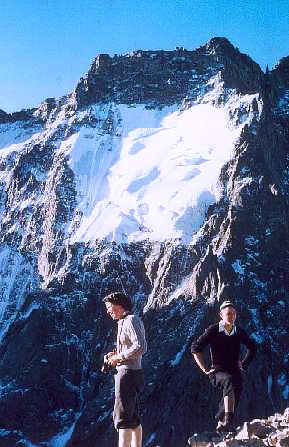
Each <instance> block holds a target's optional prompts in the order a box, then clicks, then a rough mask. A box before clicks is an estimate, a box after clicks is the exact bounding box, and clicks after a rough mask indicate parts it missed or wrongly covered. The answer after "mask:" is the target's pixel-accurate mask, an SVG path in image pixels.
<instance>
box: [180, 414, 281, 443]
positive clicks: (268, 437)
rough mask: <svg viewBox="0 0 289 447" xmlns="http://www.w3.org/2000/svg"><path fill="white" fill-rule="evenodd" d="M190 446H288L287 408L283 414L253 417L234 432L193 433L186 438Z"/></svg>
mask: <svg viewBox="0 0 289 447" xmlns="http://www.w3.org/2000/svg"><path fill="white" fill-rule="evenodd" d="M188 445H190V446H191V447H213V446H214V447H216V446H218V447H241V446H251V447H257V446H260V447H265V446H266V447H268V446H271V447H274V446H276V447H288V445H289V408H286V410H285V411H284V413H283V414H280V413H275V414H274V415H273V416H270V417H268V418H266V419H253V420H252V421H250V422H245V423H244V424H243V425H242V426H240V427H238V428H237V430H236V432H234V433H232V432H231V433H227V434H226V435H218V434H216V433H209V432H207V433H200V434H198V433H195V434H194V435H193V436H191V437H190V438H189V440H188Z"/></svg>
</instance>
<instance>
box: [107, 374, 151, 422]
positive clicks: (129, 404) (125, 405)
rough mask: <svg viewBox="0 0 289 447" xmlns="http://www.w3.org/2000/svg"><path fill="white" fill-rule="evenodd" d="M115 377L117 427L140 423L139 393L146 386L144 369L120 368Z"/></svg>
mask: <svg viewBox="0 0 289 447" xmlns="http://www.w3.org/2000/svg"><path fill="white" fill-rule="evenodd" d="M114 377H115V402H114V410H113V422H114V426H115V428H116V429H119V428H135V427H137V426H138V425H139V424H140V416H139V404H138V394H139V393H140V392H141V391H142V390H143V388H144V375H143V370H142V369H120V370H119V371H118V372H117V374H116V375H115V376H114Z"/></svg>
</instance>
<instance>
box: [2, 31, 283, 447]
mask: <svg viewBox="0 0 289 447" xmlns="http://www.w3.org/2000/svg"><path fill="white" fill-rule="evenodd" d="M287 62H288V61H287V58H284V59H283V60H282V61H281V62H280V65H279V66H277V67H276V68H275V69H274V70H272V71H271V72H268V73H266V74H263V73H262V71H261V70H260V68H259V67H258V66H257V64H255V63H254V62H253V61H252V60H251V59H250V58H249V57H248V56H246V55H242V54H241V53H240V52H239V51H238V50H236V49H235V48H234V47H233V46H232V45H231V44H230V43H229V42H228V41H227V40H226V39H220V38H215V39H212V40H211V41H210V42H209V43H208V44H206V45H204V46H203V47H201V48H199V49H198V50H195V51H186V50H184V49H177V50H176V51H173V52H167V51H154V52H144V51H137V52H134V53H132V54H130V55H125V56H115V57H113V58H110V57H108V56H98V57H97V58H96V60H95V61H94V62H93V64H92V66H91V68H90V70H89V72H88V74H87V75H86V76H85V77H84V78H83V79H81V80H80V81H79V83H78V85H77V87H76V89H75V91H74V92H72V93H71V94H70V95H67V96H65V97H62V98H60V99H58V100H55V99H53V98H52V99H48V100H46V101H44V102H43V103H42V104H41V105H40V106H39V107H38V108H37V109H35V110H32V111H29V110H28V111H25V112H23V113H22V112H20V113H19V114H18V115H17V114H12V115H8V114H5V112H3V113H2V112H1V114H0V137H1V140H0V147H1V152H0V157H1V164H0V166H1V173H0V175H1V199H2V200H1V230H2V231H1V254H2V256H1V293H2V295H1V299H2V307H1V315H2V326H1V328H2V332H1V335H2V343H1V363H0V377H1V410H0V419H1V426H2V428H3V429H5V433H4V432H0V435H1V436H2V438H0V440H1V439H2V441H1V442H2V443H3V446H4V445H9V447H11V446H12V445H16V443H17V442H18V441H20V440H21V439H22V440H23V439H26V440H29V441H30V442H32V443H33V444H34V445H37V446H38V445H39V446H40V445H50V444H51V443H52V442H54V443H56V442H62V445H63V446H64V445H65V446H67V447H73V446H78V447H81V446H85V447H89V446H91V447H94V446H96V445H97V446H101V445H107V443H109V442H112V437H113V433H112V431H111V421H110V418H111V409H112V399H113V397H112V383H111V381H110V380H109V379H108V378H107V377H104V376H101V375H100V373H99V366H100V363H101V358H102V355H103V353H105V352H106V350H107V349H108V347H109V344H110V343H112V341H113V340H114V335H113V331H112V327H111V323H110V322H109V321H108V320H107V319H106V318H105V317H104V313H103V310H102V306H101V302H100V300H101V297H102V296H103V295H104V294H105V293H106V292H109V291H111V290H115V289H116V288H117V289H124V290H125V291H126V292H127V293H129V294H130V295H131V296H132V297H133V299H134V302H135V307H136V309H137V310H138V311H139V312H140V313H142V311H143V309H145V314H144V320H145V324H146V327H147V332H148V339H149V346H150V350H149V353H148V355H147V356H146V359H145V369H146V373H147V388H146V391H145V395H144V403H145V405H144V411H143V412H144V425H145V427H146V433H148V434H149V435H148V436H147V440H149V439H151V442H150V443H149V444H148V446H149V445H154V444H156V443H159V444H160V445H162V444H163V443H165V445H166V446H169V445H175V444H174V443H175V442H183V441H184V440H185V439H186V438H187V437H188V435H189V433H190V432H191V430H192V420H193V421H194V429H197V430H198V431H199V430H203V429H207V428H210V427H209V426H207V425H209V422H208V421H209V420H210V415H208V420H205V419H204V418H203V412H204V410H205V411H206V412H208V411H209V412H211V413H212V414H213V411H214V409H213V408H212V407H211V405H208V402H209V400H210V401H211V399H212V396H208V394H207V386H208V384H207V382H206V380H205V378H203V377H200V375H199V373H198V372H197V371H196V370H195V369H194V367H193V366H192V364H191V358H190V355H189V352H188V351H189V349H188V348H189V346H190V342H191V338H192V337H194V336H196V335H197V334H198V333H199V332H200V331H201V330H202V328H204V326H205V325H207V324H209V323H210V322H212V321H213V319H214V318H215V315H216V309H217V307H218V301H219V300H221V299H222V298H223V297H225V296H230V297H232V298H233V299H234V300H235V302H236V304H237V306H238V308H239V315H240V320H241V322H242V325H243V326H245V327H246V328H247V330H248V331H249V332H250V333H252V334H253V337H254V338H255V339H256V341H257V342H258V344H259V345H260V346H259V356H258V359H257V360H256V362H255V365H254V371H252V373H250V372H249V377H248V385H247V387H246V391H245V398H244V400H243V401H242V403H241V407H240V413H239V415H240V418H244V416H246V419H247V418H248V417H263V416H266V415H268V414H271V413H272V410H273V411H274V409H275V408H280V409H282V408H285V403H286V400H287V399H288V391H287V390H288V388H287V387H288V358H287V357H286V353H287V346H288V335H287V332H286V330H285V328H286V327H287V326H286V323H287V321H286V318H287V314H288V287H287V286H288V283H287V279H288V172H289V171H288V163H289V158H288V129H289V126H288V123H289V122H288V115H289V112H288V110H289V109H288V104H289V103H288V101H287V99H288V98H287V96H288V82H289V79H288V63H287ZM194 110H196V111H198V113H199V111H200V110H205V111H206V112H208V111H210V113H211V112H212V111H213V112H212V113H214V115H210V116H214V119H215V118H217V117H219V114H220V113H221V114H222V119H223V117H226V120H227V124H228V128H229V129H230V132H232V134H233V133H234V132H235V133H234V135H235V137H234V138H233V137H232V138H231V137H230V139H229V142H230V145H229V146H228V147H229V149H230V150H231V149H232V152H231V153H230V151H229V150H228V155H227V158H224V159H223V161H222V163H223V164H221V165H220V167H218V170H217V169H216V168H215V170H216V173H217V179H218V182H217V183H216V184H215V183H214V188H215V189H214V190H210V194H211V196H210V199H209V200H207V201H204V200H203V201H201V202H199V204H198V203H197V205H199V206H195V205H194V206H191V209H192V211H190V212H189V213H187V214H186V213H184V214H183V215H181V214H180V216H179V218H175V217H174V215H173V217H172V218H171V219H172V220H171V222H172V223H173V224H172V227H170V228H173V229H175V228H177V230H178V231H179V228H181V230H182V232H183V233H182V234H184V231H187V233H186V234H187V235H191V236H190V237H191V240H190V239H186V242H185V243H184V240H183V239H182V238H179V237H176V236H175V233H174V237H172V238H171V239H169V238H165V239H164V240H158V239H157V238H152V237H151V234H152V229H151V228H148V224H149V223H150V222H152V221H148V220H146V219H147V216H148V215H149V216H151V214H149V213H148V211H147V208H145V207H140V208H139V207H137V206H136V208H135V209H136V210H137V211H135V212H134V214H132V213H130V212H129V210H128V212H125V211H126V210H124V209H121V212H117V213H116V214H113V212H114V209H115V204H113V206H112V205H111V204H108V203H105V202H103V200H104V198H107V197H108V198H109V197H110V196H109V194H108V192H109V191H110V188H111V185H112V184H111V183H106V179H113V178H117V177H112V176H111V175H112V174H113V173H114V174H115V175H116V176H117V174H118V173H119V174H120V173H122V172H123V171H121V169H122V165H121V164H120V162H121V161H122V160H123V161H124V162H127V161H128V160H131V158H127V159H126V158H121V157H120V155H121V154H123V152H122V151H121V147H124V144H123V141H124V140H125V139H128V137H130V136H131V135H132V137H133V138H136V137H137V138H138V139H136V140H134V141H133V143H132V145H131V146H129V145H128V146H126V148H127V152H130V155H131V156H139V155H140V154H141V152H142V150H143V149H144V148H145V150H148V148H149V147H154V148H158V147H159V145H160V144H163V146H164V149H166V147H169V144H170V142H169V140H170V138H171V136H170V134H167V135H168V137H166V140H164V139H161V136H162V135H166V134H165V132H168V129H170V126H169V125H168V126H165V125H161V124H160V118H159V117H160V115H162V116H165V117H166V119H170V120H171V121H168V122H169V123H171V124H170V125H172V123H173V124H174V126H175V123H176V121H172V116H175V115H173V114H176V116H177V117H178V119H179V120H180V119H181V118H183V117H186V116H189V117H191V118H190V120H191V121H190V122H189V123H187V122H185V121H183V122H184V123H185V125H183V128H181V129H182V132H184V131H185V130H186V131H187V129H188V128H189V129H190V128H191V129H193V131H194V133H193V135H191V136H190V137H188V139H187V140H185V143H186V146H184V147H182V146H181V144H182V143H181V141H180V140H179V137H180V135H178V137H177V138H176V140H173V144H174V143H175V144H176V147H178V150H179V152H178V153H177V154H175V155H178V157H179V158H176V160H178V162H180V163H179V164H180V165H181V164H184V159H182V158H180V156H182V150H184V151H186V150H187V148H188V147H190V146H189V145H191V144H192V142H194V138H196V135H197V133H196V126H194V123H195V122H196V117H195V115H193V112H194ZM136 112H137V113H138V115H137V119H138V120H141V119H143V121H140V124H139V125H138V126H137V125H135V124H134V126H135V127H132V128H128V127H125V126H128V124H130V125H131V123H132V120H131V116H135V113H136ZM191 113H192V115H190V114H191ZM128 116H129V118H126V117H128ZM207 116H208V115H207ZM204 120H205V118H204ZM180 122H181V121H178V123H180ZM142 123H143V126H144V127H143V128H144V129H145V131H143V130H141V133H138V134H137V135H136V133H134V134H130V132H131V131H133V132H140V131H139V129H140V128H141V129H143V128H142ZM207 125H208V129H211V128H210V125H211V123H210V121H209V120H208V122H207ZM223 125H224V121H222V120H221V121H220V124H219V127H218V126H216V128H215V129H214V130H210V132H216V131H218V129H220V126H221V127H222V126H223ZM156 130H157V131H158V133H156ZM199 135H201V137H200V138H201V139H200V141H199V142H198V144H199V145H201V143H202V141H203V140H202V138H204V135H205V132H204V133H203V134H199ZM213 135H216V134H214V133H213ZM222 135H223V134H222ZM230 135H231V134H230ZM155 138H160V140H154V139H155ZM218 138H219V141H220V144H219V146H218V148H220V149H222V145H224V142H223V141H224V140H223V139H222V138H223V136H218ZM218 138H217V135H216V137H215V139H216V140H218ZM146 142H149V143H148V144H147V143H146ZM136 143H138V144H136ZM146 144H147V145H146ZM214 144H215V143H214V142H210V145H211V146H210V147H207V149H206V150H207V152H206V157H209V155H210V154H209V151H210V149H212V148H215V146H214ZM213 152H214V151H213ZM153 153H154V154H155V153H156V149H154V152H153ZM215 153H222V154H223V153H224V151H223V150H220V152H217V149H216V148H215ZM93 154H99V157H98V158H95V157H94V155H93ZM165 154H166V153H165ZM189 154H190V157H187V158H188V159H189V161H188V163H189V168H190V169H191V171H190V172H187V171H186V173H185V174H184V177H186V187H187V186H190V185H191V188H188V189H186V190H185V191H186V193H185V194H188V192H187V191H189V190H190V189H191V190H193V189H194V188H196V186H197V185H196V184H195V183H194V182H195V179H199V178H201V175H202V174H204V177H205V178H206V180H207V177H208V176H209V174H208V173H206V171H204V170H203V171H202V169H203V166H205V165H206V163H208V162H209V161H210V162H211V163H216V159H212V158H211V159H209V158H207V159H206V160H205V162H204V160H203V159H202V158H201V156H202V154H203V152H200V154H199V156H198V157H196V154H195V153H194V152H193V153H191V152H190V153H189ZM80 155H83V156H84V159H85V162H84V161H83V160H82V162H81V163H80V158H81V157H80ZM146 158H147V159H149V160H151V159H152V156H150V157H146ZM203 158H205V157H204V154H203ZM143 160H145V158H144V159H143ZM158 160H160V161H161V162H162V163H163V160H166V158H165V157H164V159H158ZM170 160H173V155H172V157H171V158H170ZM158 163H159V161H157V162H156V165H155V166H154V167H152V166H151V167H149V168H148V169H151V170H149V175H146V176H144V174H143V173H142V174H141V170H140V173H138V174H137V175H136V177H135V178H134V179H133V180H132V182H131V183H130V185H128V187H127V189H123V190H122V191H124V193H125V192H126V191H129V192H130V196H128V197H129V198H130V200H132V199H135V197H136V198H137V199H136V200H142V199H141V194H143V195H145V193H146V190H145V189H144V188H147V187H148V186H147V185H148V184H149V185H151V184H153V183H154V182H156V181H158V179H159V178H162V176H161V175H159V172H162V169H161V168H162V166H163V165H162V164H160V163H159V164H158ZM139 166H141V167H143V165H142V164H140V165H139ZM214 166H215V165H214ZM172 167H173V169H172V171H171V172H174V171H176V172H179V168H177V163H176V164H175V165H173V164H172ZM114 168H117V169H115V171H116V172H114V171H113V169H114ZM133 169H135V167H134V168H132V167H131V168H130V171H133ZM128 171H129V170H128ZM163 172H164V173H166V172H168V171H166V170H164V169H163ZM210 172H211V171H210ZM111 173H112V174H111ZM92 174H93V175H92ZM129 174H130V172H126V174H125V175H123V177H122V178H126V176H128V175H129ZM190 176H191V177H190ZM140 178H141V180H142V181H141V182H139V179H140ZM89 179H92V180H93V182H92V183H91V182H89V181H88V180H89ZM162 181H164V179H163V180H162ZM118 182H119V183H115V184H116V185H119V190H121V185H122V183H121V178H120V177H119V180H118ZM91 184H93V186H94V187H93V188H90V185H91ZM206 188H207V186H206ZM166 189H167V188H166ZM158 190H160V188H158ZM153 191H154V194H155V197H158V196H156V192H155V190H153ZM200 191H201V190H200ZM212 191H213V192H214V193H212ZM174 192H176V191H174ZM115 193H117V188H116V189H115ZM180 196H182V197H183V196H184V193H183V194H180ZM206 197H207V196H206ZM107 200H108V199H107ZM162 200H163V201H164V199H162ZM172 200H173V198H170V200H169V201H168V203H172ZM108 201H109V200H108ZM104 203H105V206H104V205H103V204H104ZM133 203H134V202H133ZM136 203H137V204H141V203H142V202H136ZM99 204H102V206H100V205H99ZM106 206H108V208H106ZM109 206H110V208H109ZM103 209H104V210H105V209H108V210H109V213H108V214H107V215H106V214H101V212H102V211H103ZM131 209H132V210H133V209H134V205H133V206H131ZM172 211H175V210H174V209H173V210H172ZM137 212H139V214H137ZM178 212H179V213H180V211H179V209H178ZM97 213H99V214H97ZM197 213H199V214H198V216H199V220H198V225H197V224H196V225H195V226H192V225H191V222H192V220H193V219H195V216H196V214H197ZM172 214H173V213H172ZM95 216H96V217H95ZM97 216H103V217H102V220H101V221H100V222H101V225H99V227H100V228H103V226H106V225H108V224H109V223H110V221H111V220H112V218H111V217H112V216H114V217H115V220H114V221H113V225H112V228H110V227H108V229H109V231H110V233H109V231H107V232H106V237H103V238H100V237H97V235H98V234H101V232H100V230H97V231H99V232H97V231H96V230H95V229H97V228H98V227H97V225H98V222H99V221H98V220H97ZM156 216H157V219H159V217H158V216H159V215H156ZM174 219H175V220H174ZM167 220H168V219H167ZM159 227H160V229H161V230H162V229H163V228H164V227H163V223H162V224H159ZM188 227H189V230H188ZM115 228H120V230H121V231H118V232H116V231H115ZM91 229H92V230H91ZM124 233H126V236H125V238H124V239H119V238H120V235H121V237H122V235H123V234H124ZM161 233H162V231H160V234H161ZM130 234H132V235H136V234H137V237H135V236H134V237H133V238H131V239H130V238H129V235H130ZM86 235H87V236H86ZM140 236H141V237H140ZM276 322H277V324H276ZM107 333H108V334H109V335H108V337H106V336H105V337H104V335H105V334H107ZM252 394H254V395H256V396H257V397H256V399H255V400H254V402H252V401H251V399H250V396H251V395H252ZM159 408H163V411H162V412H160V411H159ZM212 414H211V416H212ZM211 419H212V418H211ZM163 427H169V429H165V430H164V429H163ZM5 442H6V444H5ZM22 442H24V441H22ZM170 443H171V444H170Z"/></svg>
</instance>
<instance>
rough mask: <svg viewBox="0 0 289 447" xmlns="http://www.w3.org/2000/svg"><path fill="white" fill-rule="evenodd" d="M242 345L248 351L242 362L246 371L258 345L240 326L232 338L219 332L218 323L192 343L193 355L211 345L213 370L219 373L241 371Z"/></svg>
mask: <svg viewBox="0 0 289 447" xmlns="http://www.w3.org/2000/svg"><path fill="white" fill-rule="evenodd" d="M241 344H243V345H245V346H246V347H247V349H248V351H247V353H246V355H245V357H244V359H243V360H242V367H243V368H244V369H246V368H247V366H248V365H249V363H250V362H251V361H252V359H253V358H254V357H255V354H256V344H255V342H254V341H253V340H252V339H251V338H250V337H249V336H248V335H247V333H246V332H245V331H244V330H243V329H242V328H240V327H239V326H236V333H235V334H233V335H230V336H229V335H226V334H225V332H219V324H218V323H217V324H213V325H212V326H209V327H208V328H207V329H206V330H205V332H204V333H203V334H202V335H201V336H200V337H199V338H198V339H197V340H196V341H194V342H193V343H192V347H191V352H192V354H196V353H198V352H202V351H203V349H204V348H205V347H206V346H207V345H209V346H210V353H211V368H214V369H216V370H218V371H227V372H229V373H236V372H238V371H239V370H240V368H239V365H238V362H239V360H240V345H241Z"/></svg>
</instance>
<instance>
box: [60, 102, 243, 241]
mask: <svg viewBox="0 0 289 447" xmlns="http://www.w3.org/2000/svg"><path fill="white" fill-rule="evenodd" d="M97 107H99V110H96V111H95V112H96V114H97V113H98V114H107V108H108V107H109V106H102V107H101V106H97ZM110 107H111V106H110ZM114 107H115V109H114V116H116V115H117V122H118V123H119V124H118V125H119V135H118V134H117V135H113V136H111V135H107V134H105V135H103V136H100V135H99V129H98V128H95V129H89V130H88V129H87V128H82V129H81V130H80V131H79V132H78V133H77V134H74V135H72V136H71V137H70V138H69V139H68V140H66V141H65V142H64V143H63V144H62V147H61V150H67V151H68V152H70V153H69V157H70V166H71V168H72V169H73V171H74V173H75V175H76V178H77V183H78V197H79V208H80V210H81V211H82V212H83V217H82V221H81V225H80V227H79V228H78V230H77V232H76V233H75V235H74V237H73V239H74V241H86V242H88V241H92V240H95V239H104V238H105V239H106V240H108V241H116V242H125V241H128V242H131V241H137V240H143V239H150V240H159V241H162V240H165V239H171V238H180V239H181V240H182V242H184V243H187V242H189V241H190V240H191V239H192V235H193V233H194V232H196V230H197V229H198V228H199V227H200V225H201V224H202V223H203V220H204V215H205V212H206V210H207V208H208V206H209V205H210V204H212V203H214V202H215V201H216V199H217V198H218V190H217V181H218V176H219V174H220V169H221V167H222V166H223V165H224V164H225V163H226V161H228V159H230V157H231V155H232V151H233V147H234V143H235V142H236V139H237V138H238V136H239V134H240V127H239V128H236V127H234V126H232V125H230V127H229V125H228V123H229V120H228V114H227V110H226V108H216V107H214V106H213V105H210V104H198V105H195V106H193V107H191V108H190V109H188V110H184V111H179V110H177V108H176V107H175V108H173V107H170V108H165V109H162V110H157V109H154V110H152V109H146V108H145V106H143V105H137V106H134V107H129V106H126V105H120V106H114ZM105 109H106V110H105Z"/></svg>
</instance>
